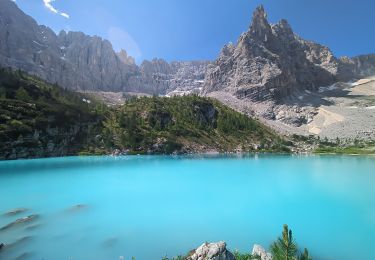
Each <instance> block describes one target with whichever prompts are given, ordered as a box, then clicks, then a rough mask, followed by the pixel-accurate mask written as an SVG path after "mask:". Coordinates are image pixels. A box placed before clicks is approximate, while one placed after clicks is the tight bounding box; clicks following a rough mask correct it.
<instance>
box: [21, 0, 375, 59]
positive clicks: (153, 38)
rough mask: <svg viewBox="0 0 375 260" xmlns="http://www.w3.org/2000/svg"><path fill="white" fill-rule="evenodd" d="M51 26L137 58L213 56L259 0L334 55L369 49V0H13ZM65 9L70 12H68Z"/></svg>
mask: <svg viewBox="0 0 375 260" xmlns="http://www.w3.org/2000/svg"><path fill="white" fill-rule="evenodd" d="M16 2H17V4H18V5H19V7H21V9H22V10H23V11H24V12H26V13H27V14H29V15H31V16H32V17H33V18H35V19H36V20H37V22H38V23H39V24H44V25H47V26H49V27H51V28H52V29H53V30H54V31H56V32H58V31H60V30H61V29H65V30H74V31H83V32H85V33H86V34H90V35H99V36H102V37H103V38H106V39H109V40H111V42H112V44H113V46H114V48H115V49H116V50H118V49H120V48H124V49H126V50H127V51H128V52H129V53H130V54H131V55H132V56H135V58H136V59H137V62H140V61H142V60H143V59H152V58H153V57H162V58H165V59H166V60H168V61H171V60H206V59H209V60H212V59H214V58H215V57H216V56H217V55H218V53H219V51H220V49H221V48H222V46H223V45H224V44H226V43H228V42H230V41H231V42H236V41H237V39H238V37H239V35H240V34H241V33H242V32H244V31H246V30H247V28H248V26H249V23H250V21H251V16H252V12H253V10H254V8H255V7H256V6H258V5H259V4H263V5H264V6H265V8H266V11H267V12H268V17H269V20H270V22H273V23H275V22H277V21H278V20H280V19H281V18H285V19H287V20H288V21H289V22H290V24H291V25H292V27H293V29H294V31H295V32H296V33H298V34H299V35H301V36H302V37H303V38H306V39H309V40H314V41H316V42H319V43H322V44H324V45H327V46H329V47H330V48H331V49H332V51H333V52H334V54H335V55H337V56H342V55H348V56H354V55H358V54H366V53H375V19H374V18H373V17H374V14H373V13H374V10H375V1H374V0H356V1H354V0H263V1H260V0H55V1H51V0H16ZM68 16H69V18H68Z"/></svg>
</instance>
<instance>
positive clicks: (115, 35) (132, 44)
mask: <svg viewBox="0 0 375 260" xmlns="http://www.w3.org/2000/svg"><path fill="white" fill-rule="evenodd" d="M108 40H109V41H110V42H111V43H112V45H113V48H114V49H115V50H116V51H120V50H121V49H124V50H126V52H127V53H128V54H129V55H130V56H132V57H133V58H135V60H137V61H139V60H140V59H141V57H142V52H141V49H140V48H139V46H138V44H137V42H136V41H135V40H134V38H133V37H132V36H131V35H130V34H129V33H128V32H126V31H124V30H122V29H121V28H118V27H110V28H109V30H108Z"/></svg>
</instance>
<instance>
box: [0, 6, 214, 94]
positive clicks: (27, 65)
mask: <svg viewBox="0 0 375 260" xmlns="http://www.w3.org/2000/svg"><path fill="white" fill-rule="evenodd" d="M206 65H207V62H173V63H168V62H166V61H164V60H162V59H154V60H152V61H144V62H143V63H142V64H141V66H137V65H136V64H135V61H134V58H133V57H131V56H128V54H127V53H126V51H125V50H121V51H120V52H119V53H116V52H115V51H114V50H113V48H112V45H111V43H110V42H109V41H107V40H104V39H102V38H100V37H98V36H88V35H86V34H84V33H82V32H65V31H61V32H60V33H59V34H58V35H56V34H55V33H54V32H53V31H52V30H51V29H50V28H48V27H46V26H43V25H38V24H37V23H36V22H35V20H33V19H32V18H31V17H30V16H27V15H26V14H25V13H23V12H22V11H21V10H20V9H19V8H18V7H17V5H16V4H15V3H14V2H13V1H10V0H0V66H2V67H12V68H15V69H21V70H23V71H26V72H28V73H31V74H35V75H38V76H39V77H41V78H43V79H45V80H47V81H49V82H51V83H57V84H59V85H60V86H62V87H65V88H68V89H73V90H100V91H118V92H120V91H124V92H142V93H148V94H165V93H167V92H168V91H171V90H175V89H176V88H178V87H180V88H189V89H190V88H196V87H200V85H201V84H202V83H201V81H203V78H204V74H205V68H206Z"/></svg>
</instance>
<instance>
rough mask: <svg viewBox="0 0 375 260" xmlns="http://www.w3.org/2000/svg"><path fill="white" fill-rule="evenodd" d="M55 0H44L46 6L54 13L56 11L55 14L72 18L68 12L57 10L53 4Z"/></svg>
mask: <svg viewBox="0 0 375 260" xmlns="http://www.w3.org/2000/svg"><path fill="white" fill-rule="evenodd" d="M54 1H55V0H43V3H44V6H45V7H46V8H47V9H48V10H50V11H51V12H52V13H55V14H59V15H61V16H63V17H65V18H68V19H69V18H70V16H69V15H68V14H67V13H64V12H60V11H59V10H57V9H56V8H55V7H53V5H52V2H54Z"/></svg>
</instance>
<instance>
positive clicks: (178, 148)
mask: <svg viewBox="0 0 375 260" xmlns="http://www.w3.org/2000/svg"><path fill="white" fill-rule="evenodd" d="M83 99H85V96H84V95H82V94H79V93H74V92H71V91H67V90H64V89H62V88H60V87H58V86H55V85H51V84H48V83H46V82H44V81H42V80H40V79H38V78H37V77H33V76H30V75H27V74H25V73H21V72H18V71H17V72H12V71H10V70H6V69H2V70H0V144H1V146H2V147H5V148H3V149H2V150H1V151H0V158H7V159H9V158H24V157H26V158H30V157H45V156H59V155H74V154H82V153H85V154H103V153H111V152H112V151H113V150H114V149H119V150H120V151H122V152H127V153H147V152H148V153H157V154H170V153H189V152H206V151H218V152H233V151H243V152H247V151H265V152H266V151H275V152H285V151H289V150H288V148H287V147H286V146H285V145H284V141H283V139H282V138H280V137H279V136H277V135H276V134H275V133H274V132H273V131H272V130H270V129H269V128H268V127H266V126H264V125H263V124H261V123H260V122H258V121H256V120H254V119H251V118H248V117H246V116H244V115H242V114H240V113H238V112H235V111H234V110H232V109H230V108H228V107H226V106H224V105H222V104H221V103H219V102H217V101H215V100H211V99H207V98H202V97H198V96H185V97H173V98H157V97H152V98H133V99H130V100H129V101H127V102H126V104H125V105H123V106H120V107H114V108H107V107H106V106H105V105H103V104H101V103H99V102H95V101H92V99H91V101H92V102H91V103H90V104H88V103H86V102H84V101H83ZM51 143H53V144H54V146H55V148H54V149H51V147H50V146H51ZM57 148H59V149H57ZM52 150H53V152H51V151H52ZM57 150H58V151H57ZM15 151H16V152H15ZM11 154H13V155H11ZM14 154H16V155H14Z"/></svg>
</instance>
